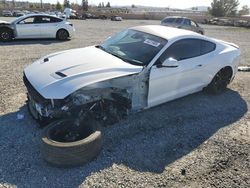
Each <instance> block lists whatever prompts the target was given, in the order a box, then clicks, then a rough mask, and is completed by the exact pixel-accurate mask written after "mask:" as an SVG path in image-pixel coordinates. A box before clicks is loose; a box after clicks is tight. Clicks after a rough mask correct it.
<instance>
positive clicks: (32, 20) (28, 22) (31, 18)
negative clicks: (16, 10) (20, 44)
mask: <svg viewBox="0 0 250 188" xmlns="http://www.w3.org/2000/svg"><path fill="white" fill-rule="evenodd" d="M34 20H35V18H34V17H29V18H26V19H24V20H21V21H20V22H19V24H33V23H34Z"/></svg>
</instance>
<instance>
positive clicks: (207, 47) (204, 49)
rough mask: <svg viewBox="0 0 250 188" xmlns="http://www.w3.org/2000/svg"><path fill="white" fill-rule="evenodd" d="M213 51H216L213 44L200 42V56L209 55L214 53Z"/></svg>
mask: <svg viewBox="0 0 250 188" xmlns="http://www.w3.org/2000/svg"><path fill="white" fill-rule="evenodd" d="M215 49H216V44H214V43H213V42H209V41H205V40H202V41H201V55H204V54H207V53H210V52H212V51H214V50H215Z"/></svg>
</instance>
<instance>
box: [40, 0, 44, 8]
mask: <svg viewBox="0 0 250 188" xmlns="http://www.w3.org/2000/svg"><path fill="white" fill-rule="evenodd" d="M40 4H41V8H43V0H41V1H40Z"/></svg>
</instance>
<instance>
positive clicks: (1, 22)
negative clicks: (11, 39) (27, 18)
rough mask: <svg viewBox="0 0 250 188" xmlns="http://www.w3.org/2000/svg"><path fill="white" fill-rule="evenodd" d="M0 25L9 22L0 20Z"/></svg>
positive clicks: (8, 23)
mask: <svg viewBox="0 0 250 188" xmlns="http://www.w3.org/2000/svg"><path fill="white" fill-rule="evenodd" d="M0 25H10V22H6V21H3V20H0Z"/></svg>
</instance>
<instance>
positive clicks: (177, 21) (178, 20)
mask: <svg viewBox="0 0 250 188" xmlns="http://www.w3.org/2000/svg"><path fill="white" fill-rule="evenodd" d="M182 21H183V18H176V20H175V23H177V24H181V23H182Z"/></svg>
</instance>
